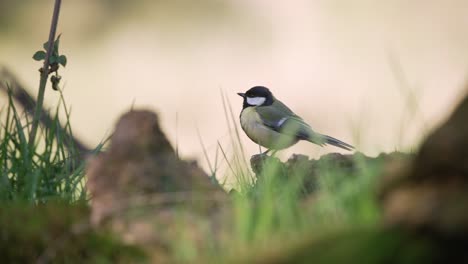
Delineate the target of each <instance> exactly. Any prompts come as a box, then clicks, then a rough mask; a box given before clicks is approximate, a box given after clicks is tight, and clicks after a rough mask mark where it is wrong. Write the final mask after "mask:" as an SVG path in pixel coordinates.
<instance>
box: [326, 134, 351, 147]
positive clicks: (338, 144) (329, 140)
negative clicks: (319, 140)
mask: <svg viewBox="0 0 468 264" xmlns="http://www.w3.org/2000/svg"><path fill="white" fill-rule="evenodd" d="M321 136H322V137H323V140H324V141H325V142H324V143H325V144H329V145H333V146H335V147H339V148H342V149H346V150H353V149H354V147H353V146H351V145H350V144H348V143H345V142H343V141H341V140H339V139H336V138H334V137H330V136H327V135H321Z"/></svg>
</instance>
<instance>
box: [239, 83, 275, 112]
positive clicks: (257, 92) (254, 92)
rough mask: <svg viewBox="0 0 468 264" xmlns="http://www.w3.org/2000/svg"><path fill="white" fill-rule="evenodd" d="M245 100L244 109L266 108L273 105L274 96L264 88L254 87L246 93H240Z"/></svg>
mask: <svg viewBox="0 0 468 264" xmlns="http://www.w3.org/2000/svg"><path fill="white" fill-rule="evenodd" d="M238 95H239V96H241V97H242V98H244V105H243V107H244V108H246V107H249V106H266V105H271V104H273V94H272V93H271V92H270V90H269V89H268V88H266V87H264V86H254V87H252V88H250V89H249V90H248V91H247V92H245V93H238Z"/></svg>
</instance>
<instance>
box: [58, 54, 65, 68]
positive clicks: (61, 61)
mask: <svg viewBox="0 0 468 264" xmlns="http://www.w3.org/2000/svg"><path fill="white" fill-rule="evenodd" d="M58 63H60V64H61V65H62V66H63V67H65V66H67V56H65V55H60V57H58Z"/></svg>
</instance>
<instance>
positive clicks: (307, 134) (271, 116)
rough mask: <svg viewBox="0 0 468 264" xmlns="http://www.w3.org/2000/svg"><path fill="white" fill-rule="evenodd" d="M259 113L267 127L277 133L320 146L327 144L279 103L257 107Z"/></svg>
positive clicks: (299, 118) (300, 119)
mask: <svg viewBox="0 0 468 264" xmlns="http://www.w3.org/2000/svg"><path fill="white" fill-rule="evenodd" d="M257 113H258V115H259V116H260V118H261V119H262V122H263V124H264V125H265V126H268V127H270V128H271V129H273V130H275V131H277V132H281V133H282V134H287V135H291V136H294V137H297V138H298V139H304V140H309V141H312V142H313V143H316V144H318V145H322V144H323V143H325V142H324V140H323V139H322V138H321V137H320V134H318V133H315V132H314V131H313V130H312V128H311V127H310V126H309V125H308V124H307V123H306V122H304V120H303V119H302V118H301V117H299V116H298V115H296V114H294V112H292V111H291V109H289V108H288V107H287V106H285V105H284V104H283V103H281V102H279V101H275V102H274V103H273V105H270V106H259V107H257Z"/></svg>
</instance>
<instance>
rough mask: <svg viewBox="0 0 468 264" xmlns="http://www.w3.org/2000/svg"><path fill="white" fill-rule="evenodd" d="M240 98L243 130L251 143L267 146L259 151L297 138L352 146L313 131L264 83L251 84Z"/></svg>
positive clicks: (286, 145) (277, 147)
mask: <svg viewBox="0 0 468 264" xmlns="http://www.w3.org/2000/svg"><path fill="white" fill-rule="evenodd" d="M237 94H238V95H239V96H241V97H242V98H243V105H242V111H241V113H240V124H241V127H242V129H243V130H244V132H245V134H247V136H248V137H249V138H250V139H251V140H252V141H253V142H255V143H257V144H258V145H260V146H263V147H265V148H267V150H266V151H265V152H263V153H262V154H267V153H268V152H270V151H272V150H273V151H278V150H282V149H286V148H289V147H291V146H292V145H294V144H296V143H297V142H298V141H300V140H306V141H309V142H311V143H314V144H317V145H319V146H325V145H332V146H335V147H338V148H342V149H345V150H348V151H352V150H354V147H353V146H352V145H350V144H348V143H345V142H343V141H341V140H339V139H336V138H334V137H331V136H328V135H324V134H320V133H318V132H315V131H314V130H313V129H312V127H311V126H310V125H309V124H307V123H306V122H305V121H304V119H302V118H301V117H300V116H298V115H296V114H295V113H294V112H293V111H292V110H291V109H290V108H289V107H287V106H286V105H285V104H284V103H282V102H281V101H280V100H278V99H276V98H275V96H274V95H273V93H272V92H271V91H270V90H269V89H268V88H266V87H264V86H254V87H252V88H250V89H249V90H248V91H247V92H245V93H237Z"/></svg>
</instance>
